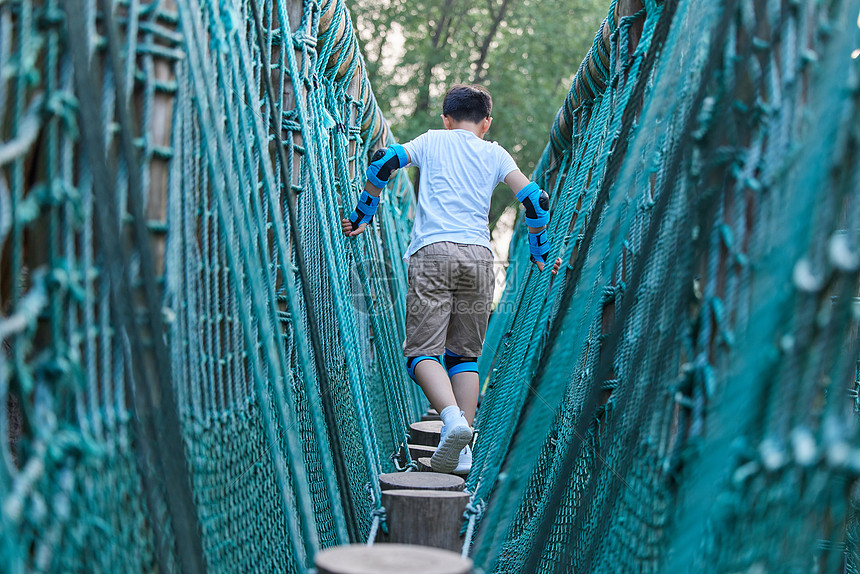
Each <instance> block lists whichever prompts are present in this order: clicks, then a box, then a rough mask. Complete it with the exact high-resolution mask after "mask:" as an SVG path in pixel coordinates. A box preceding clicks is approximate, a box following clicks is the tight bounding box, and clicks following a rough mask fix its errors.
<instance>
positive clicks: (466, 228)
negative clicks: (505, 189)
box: [403, 129, 517, 261]
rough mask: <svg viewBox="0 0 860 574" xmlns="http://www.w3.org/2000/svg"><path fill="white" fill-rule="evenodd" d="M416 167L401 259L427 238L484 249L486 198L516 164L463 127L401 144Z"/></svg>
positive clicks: (486, 240)
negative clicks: (414, 202)
mask: <svg viewBox="0 0 860 574" xmlns="http://www.w3.org/2000/svg"><path fill="white" fill-rule="evenodd" d="M403 147H404V148H406V151H407V152H408V153H409V159H410V165H416V166H418V168H419V169H420V170H421V177H420V180H419V184H418V210H417V213H416V214H415V223H414V225H413V227H412V242H411V243H410V244H409V247H408V248H407V249H406V255H405V256H404V257H403V259H404V260H406V261H409V256H411V255H412V254H413V253H415V252H416V251H418V250H419V249H421V248H422V247H424V246H425V245H429V244H431V243H438V242H439V241H453V242H455V243H465V244H469V245H483V246H484V247H486V248H487V249H490V229H489V227H488V223H489V214H490V198H491V196H492V195H493V189H494V188H495V187H496V185H497V184H499V183H500V182H502V181H504V180H505V178H506V177H507V176H508V174H509V173H511V172H512V171H514V170H516V169H517V164H516V162H514V159H513V158H512V157H511V154H509V153H508V152H507V151H506V150H505V149H504V148H503V147H502V146H500V145H499V144H497V143H496V142H488V141H485V140H483V139H481V138H479V137H478V136H476V135H475V134H473V133H472V132H470V131H466V130H460V129H456V130H430V131H428V132H427V133H424V134H422V135H420V136H418V137H417V138H415V139H414V140H412V141H410V142H408V143H405V144H403Z"/></svg>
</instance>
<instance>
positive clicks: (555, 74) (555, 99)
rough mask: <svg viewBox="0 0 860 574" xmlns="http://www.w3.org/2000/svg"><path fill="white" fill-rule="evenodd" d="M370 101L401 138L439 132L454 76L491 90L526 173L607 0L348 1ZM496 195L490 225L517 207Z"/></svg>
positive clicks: (497, 121) (500, 192)
mask: <svg viewBox="0 0 860 574" xmlns="http://www.w3.org/2000/svg"><path fill="white" fill-rule="evenodd" d="M349 6H350V10H351V13H352V18H353V21H354V22H355V24H356V28H357V29H358V34H359V38H360V39H361V43H362V52H363V54H364V58H365V63H366V64H367V71H368V75H369V77H370V81H371V84H372V85H373V90H374V93H375V94H376V98H377V101H378V102H379V105H380V106H381V107H382V110H383V111H384V112H385V115H386V117H387V118H388V121H389V122H390V123H391V125H392V128H393V130H394V133H395V134H396V135H397V138H398V141H401V142H404V141H408V140H410V139H412V138H414V137H416V136H418V135H419V134H421V133H423V132H425V131H426V130H428V129H440V128H441V127H442V122H441V120H440V118H439V115H440V114H441V113H442V99H443V97H444V96H445V91H446V90H447V88H448V87H449V86H450V85H452V84H456V83H467V84H470V83H479V84H481V85H483V86H485V87H486V88H487V89H488V90H489V91H490V94H492V96H493V126H492V128H490V131H489V133H488V134H487V139H490V140H495V141H498V142H499V143H500V144H501V145H502V146H504V148H505V149H507V150H508V151H509V152H510V153H511V154H512V155H513V156H514V159H515V160H516V161H517V165H519V167H520V169H522V170H523V172H524V173H526V174H527V175H528V174H530V173H531V172H532V170H533V169H534V166H535V164H536V163H537V160H538V159H539V158H540V154H541V152H543V148H544V146H545V144H546V142H547V138H548V134H549V129H550V126H551V125H552V120H553V118H554V117H555V113H556V112H557V111H558V109H559V107H560V106H561V104H562V101H563V99H564V97H565V96H566V95H567V91H568V89H569V88H570V84H571V82H572V81H573V76H574V74H575V73H576V69H577V67H578V66H579V63H580V62H581V61H582V58H583V57H584V56H585V54H586V52H587V51H588V48H589V47H590V46H591V43H592V41H593V39H594V34H595V33H596V32H597V29H598V27H599V25H600V23H601V21H602V20H603V18H604V17H605V16H606V11H607V6H608V2H606V1H605V0H483V1H481V0H478V1H474V0H413V1H411V2H406V1H403V0H353V1H352V2H350V3H349ZM515 203H516V200H515V198H514V196H513V194H511V192H510V190H509V189H508V188H507V186H504V185H500V186H499V188H498V189H497V190H496V192H495V193H494V194H493V202H492V206H491V209H490V229H491V230H492V229H494V228H495V226H496V223H497V221H498V218H499V216H500V215H501V214H502V213H503V212H504V211H505V209H507V208H508V207H511V206H513V205H515Z"/></svg>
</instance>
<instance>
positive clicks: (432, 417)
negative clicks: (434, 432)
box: [421, 409, 442, 421]
mask: <svg viewBox="0 0 860 574" xmlns="http://www.w3.org/2000/svg"><path fill="white" fill-rule="evenodd" d="M421 420H422V421H441V420H442V417H440V416H439V413H437V412H436V409H428V410H427V412H426V413H424V414H423V415H421Z"/></svg>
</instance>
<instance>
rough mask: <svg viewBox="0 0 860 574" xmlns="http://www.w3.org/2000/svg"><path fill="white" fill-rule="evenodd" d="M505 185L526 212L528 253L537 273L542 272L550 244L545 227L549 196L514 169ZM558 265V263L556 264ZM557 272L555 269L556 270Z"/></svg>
mask: <svg viewBox="0 0 860 574" xmlns="http://www.w3.org/2000/svg"><path fill="white" fill-rule="evenodd" d="M505 183H506V184H508V187H510V188H511V191H513V192H514V194H515V195H516V196H517V199H518V200H519V201H520V202H521V203H522V204H523V207H524V208H525V210H526V225H528V228H529V252H530V253H531V260H532V261H534V262H535V264H536V265H537V267H538V270H539V271H543V268H544V265H545V264H546V256H547V255H549V248H550V242H549V238H548V237H547V233H546V227H547V224H548V223H549V195H547V193H546V192H545V191H544V190H542V189H541V188H540V187H538V185H537V184H536V183H534V182H532V181H529V178H527V177H526V176H525V174H524V173H523V172H521V171H520V170H518V169H516V170H514V171H512V172H511V173H509V174H508V175H507V176H506V177H505ZM557 263H558V262H557ZM556 271H557V269H556Z"/></svg>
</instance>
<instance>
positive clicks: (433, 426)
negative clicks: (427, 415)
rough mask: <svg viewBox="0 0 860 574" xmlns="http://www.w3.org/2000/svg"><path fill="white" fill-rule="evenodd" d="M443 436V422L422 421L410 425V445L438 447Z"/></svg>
mask: <svg viewBox="0 0 860 574" xmlns="http://www.w3.org/2000/svg"><path fill="white" fill-rule="evenodd" d="M441 435H442V421H441V420H438V421H420V422H417V423H412V424H411V425H409V436H410V440H409V443H410V444H416V445H417V444H420V445H424V446H432V447H434V448H435V447H436V446H438V444H439V437H440V436H441Z"/></svg>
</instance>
